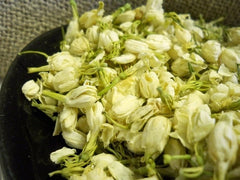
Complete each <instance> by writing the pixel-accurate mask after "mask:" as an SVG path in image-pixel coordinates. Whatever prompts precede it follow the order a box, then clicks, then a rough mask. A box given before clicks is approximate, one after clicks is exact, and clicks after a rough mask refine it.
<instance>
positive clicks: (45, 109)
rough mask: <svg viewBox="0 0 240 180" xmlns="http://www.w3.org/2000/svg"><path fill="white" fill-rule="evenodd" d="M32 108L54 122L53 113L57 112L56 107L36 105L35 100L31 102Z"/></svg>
mask: <svg viewBox="0 0 240 180" xmlns="http://www.w3.org/2000/svg"><path fill="white" fill-rule="evenodd" d="M32 106H33V107H36V108H38V109H39V110H40V111H42V112H44V113H45V114H46V115H47V116H48V117H50V118H51V119H52V120H54V121H55V120H56V117H55V116H54V113H56V112H58V108H57V106H54V105H49V104H41V103H37V102H36V101H35V100H33V101H32Z"/></svg>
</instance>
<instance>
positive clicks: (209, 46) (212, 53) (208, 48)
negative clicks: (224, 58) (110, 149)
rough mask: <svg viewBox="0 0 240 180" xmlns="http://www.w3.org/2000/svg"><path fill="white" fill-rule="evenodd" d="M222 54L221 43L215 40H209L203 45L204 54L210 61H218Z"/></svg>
mask: <svg viewBox="0 0 240 180" xmlns="http://www.w3.org/2000/svg"><path fill="white" fill-rule="evenodd" d="M220 54H221V44H220V43H219V42H217V41H215V40H208V41H207V42H205V43H204V44H203V46H202V56H203V58H204V59H205V60H206V61H207V62H209V63H216V62H217V61H218V58H219V56H220Z"/></svg>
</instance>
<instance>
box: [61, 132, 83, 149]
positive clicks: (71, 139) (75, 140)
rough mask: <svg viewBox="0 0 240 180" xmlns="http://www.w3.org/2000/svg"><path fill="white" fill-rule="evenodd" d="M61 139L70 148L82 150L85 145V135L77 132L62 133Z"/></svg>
mask: <svg viewBox="0 0 240 180" xmlns="http://www.w3.org/2000/svg"><path fill="white" fill-rule="evenodd" d="M62 137H63V139H64V140H65V142H66V144H67V145H68V146H70V147H72V148H76V149H82V148H83V147H84V145H85V144H86V135H85V134H83V133H82V132H80V131H78V130H70V131H63V132H62Z"/></svg>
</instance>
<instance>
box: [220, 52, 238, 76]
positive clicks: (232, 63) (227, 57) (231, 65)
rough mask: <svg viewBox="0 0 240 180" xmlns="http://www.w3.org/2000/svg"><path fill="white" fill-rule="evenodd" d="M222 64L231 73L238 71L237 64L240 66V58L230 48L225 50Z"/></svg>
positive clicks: (221, 57) (221, 59)
mask: <svg viewBox="0 0 240 180" xmlns="http://www.w3.org/2000/svg"><path fill="white" fill-rule="evenodd" d="M219 61H220V63H223V64H224V65H225V66H226V67H227V68H228V69H229V70H230V71H232V72H236V71H237V64H240V56H239V55H238V54H237V53H236V52H235V51H234V50H233V49H230V48H225V49H224V50H223V51H222V53H221V55H220V57H219Z"/></svg>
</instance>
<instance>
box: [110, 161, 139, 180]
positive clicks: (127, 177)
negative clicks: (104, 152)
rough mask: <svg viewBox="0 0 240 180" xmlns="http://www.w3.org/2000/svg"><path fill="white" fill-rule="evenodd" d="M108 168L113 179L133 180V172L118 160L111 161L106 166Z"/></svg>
mask: <svg viewBox="0 0 240 180" xmlns="http://www.w3.org/2000/svg"><path fill="white" fill-rule="evenodd" d="M107 167H108V170H109V172H110V174H111V175H112V176H113V177H114V179H119V180H133V179H134V178H133V177H134V173H133V172H132V170H131V169H129V168H128V167H126V166H124V165H123V164H122V163H120V162H119V161H113V162H112V163H110V164H109V165H108V166H107Z"/></svg>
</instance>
